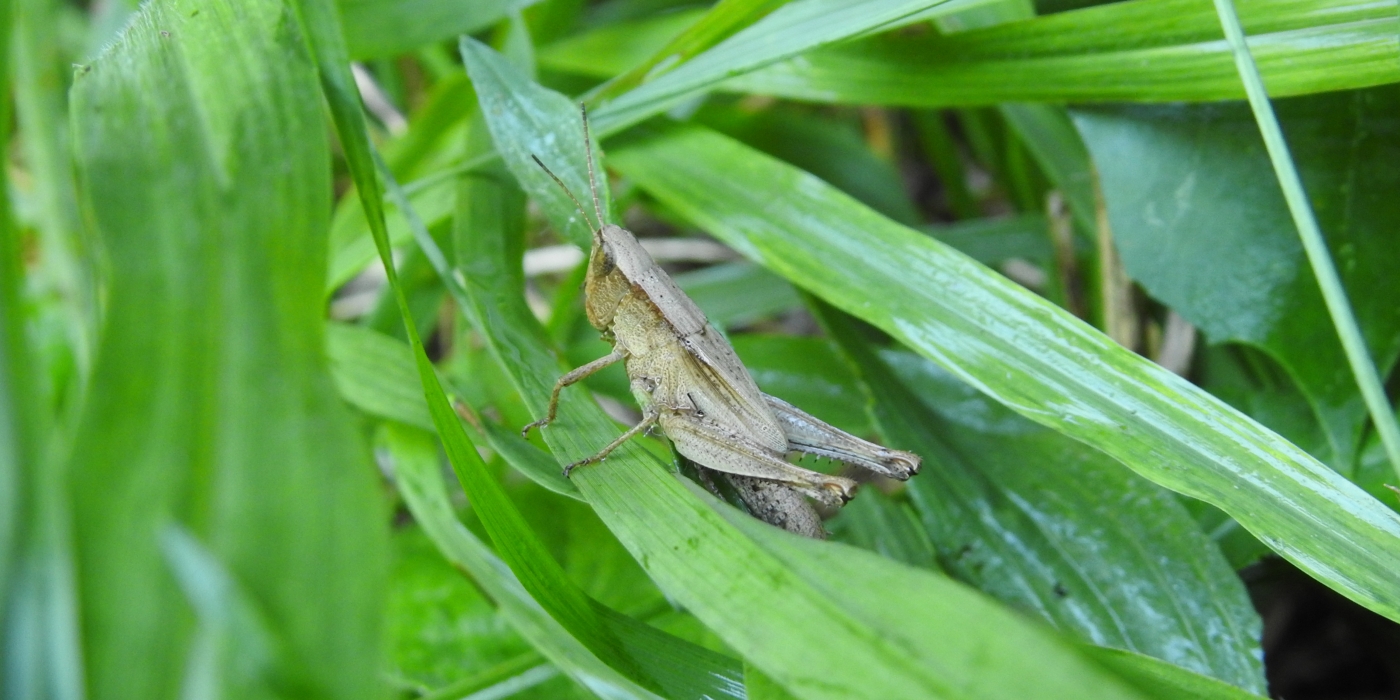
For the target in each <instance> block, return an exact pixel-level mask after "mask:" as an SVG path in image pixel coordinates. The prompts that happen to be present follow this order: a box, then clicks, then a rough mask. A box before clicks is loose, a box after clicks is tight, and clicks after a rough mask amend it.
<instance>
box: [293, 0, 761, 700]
mask: <svg viewBox="0 0 1400 700" xmlns="http://www.w3.org/2000/svg"><path fill="white" fill-rule="evenodd" d="M298 9H299V10H300V12H301V14H300V15H299V17H298V18H299V19H300V20H301V22H302V24H303V26H304V27H305V28H306V29H307V31H308V32H309V34H310V36H309V39H310V40H311V43H312V46H313V47H314V50H315V54H316V57H317V60H318V62H319V68H320V70H321V78H322V85H323V87H324V89H325V92H326V98H327V100H328V102H329V103H330V106H331V113H332V116H333V117H334V119H335V123H336V128H337V131H338V133H339V134H340V140H341V143H342V144H344V146H345V149H346V156H347V161H348V164H349V166H350V170H351V175H352V176H353V178H354V180H355V184H356V189H357V190H358V194H359V196H360V200H361V202H362V203H363V205H364V208H365V214H366V218H367V219H368V220H369V224H370V228H371V231H372V233H373V236H374V243H375V247H376V248H377V249H378V251H379V258H380V262H381V263H382V264H383V265H384V267H385V272H386V273H387V275H388V281H389V285H390V289H391V292H392V294H393V295H394V298H395V301H396V303H397V305H398V308H399V311H400V313H401V314H402V316H403V321H404V330H405V333H406V335H407V337H408V342H409V345H410V346H411V348H412V350H413V355H414V361H415V363H416V364H417V366H418V375H419V381H420V383H421V384H422V386H423V393H424V397H425V398H426V399H427V402H428V411H429V413H430V414H431V416H432V419H433V424H434V426H435V427H436V429H437V432H438V435H439V437H440V438H441V439H442V441H443V447H444V449H445V450H446V452H447V456H448V460H449V462H450V463H451V464H452V467H453V470H454V471H455V472H456V474H457V478H458V480H459V481H460V482H461V484H462V487H463V489H464V490H466V491H467V493H468V494H469V496H470V498H471V499H472V502H473V505H474V507H475V509H476V511H477V512H478V514H479V515H480V518H481V522H482V524H483V525H484V526H485V527H486V529H487V532H488V533H489V534H490V536H491V540H492V542H493V543H494V544H495V546H496V548H497V551H498V552H499V553H500V555H501V556H502V558H503V559H505V560H506V562H507V563H508V564H509V565H510V567H511V569H512V571H514V572H515V574H516V575H517V576H518V577H519V578H520V582H521V584H522V585H523V586H524V587H525V589H526V590H527V591H529V593H530V595H531V596H532V597H533V598H534V599H535V600H536V601H537V602H538V603H539V604H540V605H541V606H542V607H543V608H544V609H546V610H548V611H549V614H550V615H551V616H553V617H554V618H555V619H556V620H558V621H559V622H560V624H562V625H563V626H564V627H565V628H566V629H568V631H569V633H570V634H571V635H573V636H574V637H575V638H576V639H578V640H579V641H580V642H581V643H582V644H583V645H584V646H585V647H587V648H588V649H589V650H590V651H591V652H593V653H594V654H597V655H598V656H599V657H600V658H602V659H604V660H605V662H606V663H607V664H608V665H609V666H611V667H613V668H614V669H615V670H618V671H620V672H621V673H623V674H624V675H625V676H627V677H628V678H629V679H630V680H633V681H636V682H639V683H641V684H643V685H645V686H648V689H649V690H662V689H664V690H665V691H666V692H668V693H670V694H674V695H680V696H687V697H688V696H699V695H702V694H710V695H715V696H719V695H724V694H726V693H725V689H726V688H728V687H730V686H733V685H735V684H737V683H738V681H737V680H735V681H731V680H729V677H730V676H733V677H736V678H737V677H738V676H739V674H740V673H741V671H740V670H739V669H738V668H737V664H733V663H732V662H731V661H729V660H728V659H727V658H725V657H723V656H721V655H718V654H714V653H711V652H708V651H706V650H705V649H703V648H699V647H696V646H695V645H692V644H688V643H685V642H683V641H682V640H679V639H677V638H674V637H672V636H670V635H667V634H666V633H664V632H661V631H660V630H656V629H654V628H652V627H649V626H647V625H645V624H642V623H639V622H637V621H636V620H633V619H632V618H629V617H626V616H625V615H622V614H620V613H617V612H616V611H614V610H611V609H610V608H607V607H605V606H603V605H601V604H599V603H598V602H597V601H595V600H593V599H591V598H589V597H588V596H587V594H585V593H584V592H583V591H582V590H581V589H579V588H578V586H576V585H575V584H574V583H573V582H572V581H570V580H569V579H568V577H567V576H566V575H565V574H564V571H563V570H562V568H561V567H560V566H559V563H558V562H557V561H555V560H554V559H553V558H551V556H550V555H549V552H548V551H546V550H545V548H544V545H543V543H542V542H540V540H539V537H538V536H537V535H536V533H535V532H534V531H533V530H531V529H530V527H529V525H528V524H527V523H526V522H525V521H524V518H523V517H522V516H521V514H520V511H519V510H517V509H516V508H515V507H514V506H513V505H512V504H511V502H510V499H509V497H508V496H507V495H506V494H505V492H504V491H503V490H502V488H501V486H500V484H499V483H497V482H496V480H495V476H494V475H493V474H491V473H490V472H488V471H487V469H486V465H485V464H484V463H483V462H482V460H481V456H480V455H479V454H478V453H477V451H476V449H475V447H474V446H473V445H472V444H471V440H470V439H469V438H468V437H467V435H466V432H465V430H464V429H463V428H462V425H461V423H460V421H459V420H458V418H457V415H456V413H455V412H454V411H453V410H452V407H451V405H450V404H449V403H448V400H447V396H446V394H445V393H444V392H443V389H442V385H441V383H440V382H439V380H438V378H437V375H436V373H435V371H434V367H433V365H432V362H431V361H429V360H428V356H427V353H426V352H425V351H424V348H423V342H422V339H421V338H420V337H419V335H418V331H417V328H416V326H415V324H414V320H413V315H412V313H411V310H410V307H409V304H408V300H407V298H406V296H405V294H404V290H403V287H402V285H401V284H400V282H399V278H398V274H397V272H396V271H395V268H394V264H393V256H392V250H391V248H390V244H389V236H388V233H387V229H386V226H385V222H384V210H383V203H382V200H381V198H380V194H379V193H380V192H381V191H382V190H381V189H380V185H379V183H378V181H377V177H378V175H379V174H382V175H383V176H384V177H385V180H386V183H387V184H388V185H389V192H390V193H391V194H392V196H393V199H394V202H395V204H397V205H398V206H399V207H400V209H401V210H402V211H403V213H404V215H405V217H406V218H407V220H408V222H409V224H410V225H411V226H412V227H413V229H414V230H413V233H414V235H415V237H417V238H418V239H419V245H420V248H422V250H423V252H424V253H425V254H427V255H428V258H429V260H430V262H431V263H432V264H433V266H434V269H436V270H438V271H439V272H446V267H445V260H444V256H443V254H442V252H441V250H440V249H439V248H438V247H437V244H436V243H435V242H434V241H433V239H432V237H431V236H430V234H429V233H428V231H427V229H426V228H425V227H424V226H423V225H422V221H421V219H419V218H418V217H417V215H416V213H415V212H414V211H413V209H412V205H411V204H410V202H409V200H408V197H407V195H406V194H405V193H404V192H403V190H402V189H401V188H399V187H398V185H397V183H396V182H394V180H393V177H392V174H391V173H389V172H388V170H387V168H385V167H384V164H383V161H382V159H380V158H378V157H377V155H376V154H375V153H374V152H373V151H372V150H371V147H370V144H369V139H368V133H367V131H366V128H365V124H364V119H363V115H362V113H361V102H360V98H359V93H358V91H357V89H356V87H355V85H354V81H353V79H352V78H351V75H350V71H349V67H348V65H347V63H348V61H347V56H346V52H345V49H344V46H343V43H342V40H341V37H340V28H339V24H338V21H337V19H336V17H335V13H334V11H333V9H332V8H330V7H329V5H327V4H326V0H302V2H301V4H300V5H299V7H298ZM506 68H507V69H508V70H513V69H509V67H506ZM476 131H479V130H476ZM469 133H471V132H469ZM471 148H472V147H471V146H470V145H469V150H470V149H471ZM492 194H495V195H501V194H506V195H509V194H510V193H509V192H505V193H502V192H501V191H499V190H492ZM492 203H493V205H494V206H495V207H497V208H496V209H490V210H486V213H487V214H488V215H489V217H490V218H489V219H487V220H486V221H488V222H490V223H491V224H494V225H496V226H499V225H500V224H501V223H502V222H503V221H507V220H509V219H508V216H510V215H511V212H510V211H509V209H510V207H508V206H507V205H506V204H505V202H504V201H503V200H501V199H500V198H497V199H493V200H492ZM459 218H463V219H465V218H470V217H466V216H459ZM429 253H430V254H429ZM443 281H444V283H448V282H449V281H450V282H452V283H454V284H456V283H458V280H456V279H455V278H449V277H448V276H446V275H444V279H443ZM452 288H453V289H454V290H456V287H455V286H454V287H452ZM457 291H458V298H459V303H463V302H465V301H466V300H465V298H462V297H461V296H460V290H457Z"/></svg>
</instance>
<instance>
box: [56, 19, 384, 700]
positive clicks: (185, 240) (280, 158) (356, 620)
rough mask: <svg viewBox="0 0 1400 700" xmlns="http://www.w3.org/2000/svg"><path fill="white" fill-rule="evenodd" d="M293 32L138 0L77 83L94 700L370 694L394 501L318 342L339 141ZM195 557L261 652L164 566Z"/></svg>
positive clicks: (88, 659) (77, 534)
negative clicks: (96, 333)
mask: <svg viewBox="0 0 1400 700" xmlns="http://www.w3.org/2000/svg"><path fill="white" fill-rule="evenodd" d="M296 27H297V24H296V21H295V19H294V18H293V17H292V16H291V15H290V11H289V9H288V8H287V7H286V6H285V5H284V4H283V3H280V2H237V3H234V2H205V3H193V2H176V1H171V2H159V3H150V4H147V5H145V6H144V9H143V11H142V12H141V13H140V14H139V15H138V16H137V17H135V18H134V19H133V21H132V24H131V25H130V26H129V27H128V29H127V31H126V33H125V34H123V35H122V38H121V40H120V41H119V42H118V43H117V44H115V45H114V46H112V47H111V48H110V49H109V50H108V51H107V52H106V53H105V54H103V55H102V57H100V58H99V59H98V60H96V61H95V62H94V63H93V64H92V65H91V66H90V67H88V68H87V69H86V70H84V71H80V72H79V75H78V76H77V80H76V84H75V86H74V89H73V105H74V107H73V124H72V128H73V132H74V134H75V141H76V151H77V153H78V157H79V161H80V164H81V167H82V175H83V178H84V182H85V184H86V186H87V201H86V202H85V204H86V206H87V207H88V208H89V210H90V212H91V215H92V221H93V224H94V225H95V227H96V229H97V232H98V233H99V234H100V236H101V238H102V243H103V246H104V248H105V250H106V253H107V260H108V262H109V263H110V268H109V274H110V277H109V286H108V289H107V296H106V300H107V306H106V321H105V328H104V334H103V336H102V340H101V344H100V345H99V347H98V351H97V362H96V367H95V369H94V371H93V375H92V378H91V388H90V393H89V396H88V401H87V405H86V406H85V408H84V411H83V415H82V421H81V425H80V427H79V429H78V434H77V436H76V440H75V443H74V445H73V446H72V454H73V460H72V463H71V466H70V468H71V476H72V481H71V488H70V492H71V497H72V506H73V525H72V528H73V535H74V542H76V544H77V551H76V572H77V576H78V577H79V579H78V580H79V590H80V591H81V618H82V624H83V628H82V639H83V656H84V661H85V664H86V669H85V671H84V673H85V676H86V680H87V683H88V689H87V694H88V697H92V698H108V697H111V698H131V697H141V698H173V697H177V696H182V695H187V694H189V693H192V692H217V693H220V694H226V695H229V696H238V697H254V696H267V695H270V694H274V693H286V694H294V695H315V696H319V697H328V698H330V697H335V698H360V697H372V696H374V695H376V694H377V691H376V688H377V683H378V678H377V675H376V674H377V669H378V665H379V646H380V643H379V640H380V631H379V629H378V626H379V623H378V620H379V615H378V612H379V610H380V609H381V605H382V601H383V598H382V591H383V585H382V582H383V578H384V548H385V542H384V532H385V520H386V514H385V513H384V509H383V505H382V502H381V499H380V494H379V491H378V488H377V484H376V475H375V472H374V469H373V467H372V466H371V464H370V461H369V459H368V452H367V450H366V449H365V447H364V444H363V443H362V441H361V440H360V439H359V438H358V436H357V435H356V433H355V432H354V430H353V428H352V427H351V424H350V422H349V420H348V416H347V414H346V412H345V409H344V407H343V404H341V402H340V401H339V400H338V399H337V398H336V396H335V390H334V387H333V386H332V384H331V380H330V377H329V375H328V372H327V368H326V362H325V359H324V356H323V353H322V347H323V345H324V340H323V337H322V331H321V329H322V327H323V324H322V322H321V312H322V309H321V305H320V303H319V302H318V301H317V299H318V298H319V296H320V295H319V290H320V288H321V284H322V273H321V271H322V270H324V268H325V259H326V253H325V239H324V234H325V230H326V227H327V225H328V220H327V213H326V212H327V207H326V205H327V203H328V202H329V201H330V197H331V182H330V177H329V171H328V169H327V168H326V163H327V162H328V159H329V157H330V154H329V151H328V148H327V142H326V138H325V132H324V126H325V124H324V121H323V119H324V117H323V114H322V112H321V109H320V104H321V100H320V97H319V89H318V86H317V82H316V73H315V67H314V63H313V62H312V60H311V58H310V57H309V56H308V55H307V52H306V49H305V47H304V45H303V43H302V37H301V35H300V34H299V32H298V31H297V30H296ZM176 526H179V527H182V528H184V529H186V530H188V532H189V533H190V536H189V537H188V538H186V539H185V540H184V541H186V542H189V543H193V544H191V546H186V547H180V546H179V545H177V551H176V552H175V553H174V554H171V555H170V556H171V557H172V561H170V562H167V561H166V555H165V554H163V553H162V551H161V549H160V546H159V540H158V537H159V536H160V535H161V534H162V533H163V532H166V531H169V530H170V528H172V527H176ZM198 549H203V550H205V551H207V553H208V554H207V560H208V561H209V562H212V563H213V564H216V565H217V567H216V568H218V569H220V570H222V571H224V572H226V578H227V581H229V582H230V585H231V586H235V587H236V588H237V589H238V590H241V591H243V592H244V593H243V595H245V596H246V598H244V599H245V600H246V601H247V602H248V605H249V606H252V607H253V609H254V613H255V614H256V616H258V617H260V618H261V619H263V620H265V621H266V626H267V630H268V634H269V635H270V636H271V637H272V638H273V639H275V640H276V643H275V645H274V646H273V649H272V650H271V651H270V652H269V653H268V654H266V655H264V656H259V655H252V654H250V655H238V654H236V653H226V652H234V649H232V648H230V647H229V646H228V645H227V644H225V643H224V641H225V640H226V635H225V633H227V632H228V631H229V630H228V629H227V628H223V627H221V626H220V624H221V623H220V621H219V620H218V619H217V616H215V617H214V618H211V617H210V616H209V615H206V614H203V613H201V614H200V615H198V616H195V615H192V614H191V604H193V605H194V606H195V607H196V608H200V607H201V605H203V604H204V603H202V602H201V599H200V598H199V597H198V596H197V591H196V590H195V589H193V588H191V587H189V586H188V585H186V587H185V590H186V593H188V597H189V599H190V602H186V599H187V596H186V595H184V594H182V592H181V588H180V587H177V585H176V580H175V577H174V576H172V573H171V566H172V565H173V566H175V567H177V569H179V570H180V571H181V572H182V577H183V578H184V579H185V583H186V584H188V583H189V581H188V576H189V575H190V573H189V572H190V571H191V569H190V568H189V567H184V568H181V566H182V565H181V564H180V562H181V561H188V560H189V557H185V558H183V559H181V558H180V556H179V552H186V553H188V552H190V551H197V550H198ZM199 559H200V558H199V557H196V558H195V560H199ZM201 570H204V571H210V570H212V569H209V567H204V568H203V569H201ZM215 608H216V609H217V608H218V606H215ZM237 631H238V630H237V629H234V630H233V632H234V633H237ZM239 639H241V640H242V642H249V641H250V640H249V639H248V638H247V637H246V635H244V636H242V637H240V636H238V635H237V634H235V637H234V641H238V640H239ZM309 660H314V663H308V661H309Z"/></svg>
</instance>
